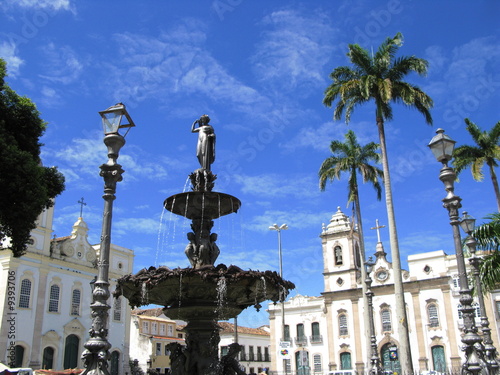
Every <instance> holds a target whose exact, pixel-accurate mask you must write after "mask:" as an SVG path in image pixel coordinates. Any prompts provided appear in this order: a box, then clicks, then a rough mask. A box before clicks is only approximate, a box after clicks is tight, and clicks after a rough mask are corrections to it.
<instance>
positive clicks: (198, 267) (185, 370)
mask: <svg viewBox="0 0 500 375" xmlns="http://www.w3.org/2000/svg"><path fill="white" fill-rule="evenodd" d="M209 122H210V118H209V117H208V116H207V115H203V116H201V118H200V119H199V120H196V121H195V122H194V123H193V125H192V128H191V131H192V132H197V133H198V144H197V148H196V156H197V157H198V161H199V163H200V166H201V168H199V169H196V170H195V171H194V172H193V173H191V174H190V175H189V178H190V181H191V185H192V191H189V192H184V193H179V194H175V195H173V196H171V197H169V198H167V199H166V200H165V202H164V207H165V208H166V209H167V210H168V211H170V212H172V213H174V214H177V215H180V216H184V217H186V218H188V219H190V220H191V232H189V233H187V238H188V241H189V242H188V244H187V246H186V248H185V254H186V256H187V258H188V259H189V263H190V264H191V267H188V268H175V269H170V268H168V267H166V266H160V267H158V268H155V267H149V268H148V269H143V270H141V271H139V272H138V273H137V274H135V275H126V276H124V277H122V278H121V279H119V280H118V285H117V289H116V291H115V293H114V294H115V296H119V295H123V296H124V297H125V298H127V299H128V301H129V304H130V306H132V307H133V308H135V307H138V306H143V305H149V304H155V305H160V306H163V311H164V313H165V315H167V316H168V317H169V318H171V319H180V320H184V321H186V322H187V325H186V327H185V328H184V330H185V332H186V346H185V347H182V346H180V345H179V344H176V345H174V344H173V345H172V347H171V348H170V352H171V356H170V360H171V370H172V375H185V374H189V375H226V374H244V372H243V370H241V369H240V368H239V364H238V361H237V359H236V356H237V354H238V352H239V350H240V347H239V345H238V344H237V343H234V344H232V346H231V350H230V352H229V353H228V354H227V355H226V356H224V357H222V358H221V359H219V356H218V343H219V341H220V336H219V331H220V327H219V326H218V324H217V322H218V321H219V320H227V319H232V318H235V317H237V316H238V315H239V314H240V313H241V312H242V311H243V310H244V309H246V308H247V307H249V306H252V305H253V306H255V308H256V309H257V310H258V309H260V308H261V307H262V306H261V302H263V301H266V300H271V301H273V302H278V301H283V300H284V299H285V297H286V296H287V295H288V292H289V290H290V289H293V288H295V286H294V284H293V283H291V282H290V281H286V280H283V279H282V278H281V277H280V276H279V275H278V274H277V273H276V271H264V272H261V271H253V270H247V271H244V270H242V269H241V268H239V267H237V266H234V265H231V266H229V267H227V266H226V265H224V264H219V265H217V266H215V261H216V260H217V257H218V256H219V253H220V250H219V247H218V246H217V244H216V241H217V234H216V233H211V230H212V227H213V225H214V220H215V219H217V218H219V217H221V216H224V215H229V214H232V213H236V212H237V211H238V209H239V208H240V206H241V202H240V200H239V199H238V198H236V197H233V196H231V195H228V194H224V193H220V192H215V191H212V189H213V187H214V182H215V180H216V178H217V176H216V175H215V174H213V173H212V171H211V164H213V162H214V160H215V132H214V129H213V127H212V126H211V125H209ZM196 124H198V128H195V126H196Z"/></svg>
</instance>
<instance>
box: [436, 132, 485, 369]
mask: <svg viewBox="0 0 500 375" xmlns="http://www.w3.org/2000/svg"><path fill="white" fill-rule="evenodd" d="M436 133H437V134H436V135H435V136H434V137H433V138H432V139H431V141H430V143H429V145H428V146H429V148H430V149H431V151H432V153H433V154H434V157H435V158H436V160H437V161H439V162H441V163H443V166H442V168H441V171H440V173H439V179H440V180H441V181H442V182H443V184H444V187H445V190H446V192H447V193H448V194H447V195H446V197H445V198H444V199H443V207H444V208H446V209H447V210H448V215H449V218H450V225H451V226H452V229H453V241H454V246H455V254H456V259H457V269H458V278H459V284H460V291H459V293H460V304H461V307H459V311H460V312H461V313H462V319H463V336H462V343H463V344H464V345H463V347H462V350H463V351H464V352H465V361H464V363H463V364H462V374H473V375H477V374H479V372H480V371H481V370H482V369H483V368H486V367H488V368H489V367H490V366H489V365H488V364H487V363H486V361H485V360H484V347H483V344H482V339H481V337H480V336H479V335H478V332H477V327H476V324H475V321H474V308H473V307H472V292H471V290H470V288H469V281H468V278H467V269H466V267H465V260H464V253H463V250H462V243H461V238H460V229H459V224H460V220H459V215H458V210H459V209H460V207H462V204H461V203H460V202H461V201H462V199H461V198H460V197H459V196H458V195H455V192H454V190H455V187H454V182H455V179H456V177H457V175H456V173H455V170H454V169H453V168H451V167H449V166H448V162H449V161H450V160H451V159H452V154H453V149H454V147H455V143H456V142H455V141H454V140H452V139H451V138H450V137H448V136H447V135H446V134H444V130H443V129H438V130H437V131H436Z"/></svg>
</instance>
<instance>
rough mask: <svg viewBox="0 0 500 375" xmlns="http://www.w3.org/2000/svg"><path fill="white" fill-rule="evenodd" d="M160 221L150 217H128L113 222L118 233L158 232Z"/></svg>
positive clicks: (115, 231) (114, 229)
mask: <svg viewBox="0 0 500 375" xmlns="http://www.w3.org/2000/svg"><path fill="white" fill-rule="evenodd" d="M159 227H160V223H159V222H158V220H156V219H150V218H126V219H118V220H115V221H114V222H113V231H114V233H116V234H117V235H124V234H126V233H141V234H158V229H159Z"/></svg>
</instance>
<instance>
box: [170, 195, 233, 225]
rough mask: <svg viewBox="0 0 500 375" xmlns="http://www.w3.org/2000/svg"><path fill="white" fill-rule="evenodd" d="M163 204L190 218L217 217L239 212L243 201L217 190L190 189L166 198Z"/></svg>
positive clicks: (172, 210) (177, 213) (174, 211)
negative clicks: (200, 190)
mask: <svg viewBox="0 0 500 375" xmlns="http://www.w3.org/2000/svg"><path fill="white" fill-rule="evenodd" d="M163 206H164V207H165V208H166V209H167V210H168V211H170V212H173V213H174V214H176V215H180V216H184V217H186V218H188V219H191V220H193V219H201V218H204V219H209V220H213V219H217V218H219V217H221V216H224V215H229V214H232V213H234V212H238V209H239V208H240V207H241V202H240V200H239V199H238V198H236V197H233V196H232V195H229V194H225V193H218V192H215V191H206V192H199V191H189V192H186V193H180V194H175V195H172V196H171V197H168V198H167V199H165V202H163Z"/></svg>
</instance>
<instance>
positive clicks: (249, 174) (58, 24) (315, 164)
mask: <svg viewBox="0 0 500 375" xmlns="http://www.w3.org/2000/svg"><path fill="white" fill-rule="evenodd" d="M0 10H1V11H2V12H1V14H0V25H1V26H0V56H1V57H3V58H4V59H5V60H7V62H8V70H9V77H8V78H7V80H8V83H9V84H10V85H11V86H12V87H13V88H14V89H15V90H16V91H17V92H18V93H19V94H22V95H26V96H28V97H30V98H31V99H32V100H33V101H34V102H35V103H36V104H37V106H38V109H39V110H40V112H41V114H42V117H43V119H44V120H46V121H47V122H48V128H47V131H46V133H45V135H44V137H43V140H42V141H43V143H44V144H45V146H44V147H43V154H42V157H43V162H44V164H45V165H56V166H58V167H59V169H60V170H61V171H62V172H63V173H64V174H65V176H66V182H67V188H66V191H65V192H64V193H63V194H62V195H61V196H60V197H58V198H57V202H56V208H55V215H56V216H55V225H54V230H55V234H56V235H57V236H64V235H67V234H69V233H70V231H71V226H72V224H73V223H74V222H75V221H76V219H77V217H78V216H79V211H80V205H79V204H78V203H77V201H78V200H79V199H80V198H81V197H84V198H85V201H86V202H87V206H85V207H84V210H83V216H84V219H85V220H86V221H87V222H88V224H89V226H90V228H91V230H90V241H91V242H93V243H97V242H99V236H100V230H101V217H102V208H103V201H102V198H101V196H102V191H103V181H102V179H101V178H100V177H99V165H101V164H102V163H104V162H105V161H106V150H105V147H104V145H103V143H102V133H101V124H100V117H99V115H98V113H97V112H98V111H101V110H104V109H106V108H107V107H109V106H111V105H113V104H115V103H117V102H123V103H125V104H126V105H127V109H128V111H129V113H130V115H131V116H132V118H133V119H134V121H135V123H136V124H137V126H136V127H135V128H133V129H132V130H131V131H130V133H129V134H128V135H127V144H126V145H125V146H124V147H123V149H122V151H121V154H120V158H119V162H120V164H121V165H122V166H123V168H124V169H125V171H126V172H125V174H124V176H123V181H122V182H120V183H119V184H118V188H117V199H116V201H115V211H114V221H113V232H112V242H114V243H116V244H119V245H122V246H126V247H129V248H131V249H134V250H135V254H136V258H135V267H134V271H138V270H139V269H141V268H143V267H148V266H150V265H160V264H166V265H168V266H170V267H177V266H179V267H186V266H188V261H187V259H186V257H185V255H184V248H185V246H186V243H187V240H186V232H188V231H189V222H188V221H187V220H185V219H183V218H176V217H172V215H171V214H170V213H168V212H167V213H164V212H163V211H162V203H163V201H164V200H165V199H166V198H167V197H169V196H170V195H172V194H175V193H179V192H182V191H183V190H184V189H185V186H186V179H187V176H188V175H189V173H191V172H192V171H193V170H194V169H196V168H198V161H197V159H196V156H195V148H196V135H195V134H192V133H191V132H190V126H191V123H192V122H193V121H194V120H195V119H197V118H199V117H200V116H201V115H202V114H205V113H206V114H208V115H209V116H210V117H211V119H212V121H211V124H212V125H213V126H214V128H215V131H216V134H217V159H216V161H215V163H214V164H213V166H212V170H213V171H214V173H216V174H217V175H218V180H217V181H216V185H215V189H214V190H217V191H222V192H225V193H228V194H232V195H235V196H236V197H238V198H239V199H240V200H241V201H242V208H241V210H240V212H238V213H237V214H235V215H231V216H227V217H224V218H221V219H220V220H218V221H217V222H216V224H215V226H214V230H213V231H214V232H217V233H218V234H219V239H218V244H219V247H220V248H221V255H220V257H219V259H218V261H217V263H219V262H220V263H225V264H235V265H238V266H239V267H241V268H243V269H249V268H251V269H259V270H267V269H271V270H277V269H278V252H277V234H276V232H274V231H269V230H268V227H269V225H272V224H273V223H277V224H279V225H281V224H282V223H287V224H288V226H289V227H290V229H289V230H288V231H286V232H283V236H282V237H283V262H284V276H285V278H286V279H289V280H291V281H293V282H294V283H295V284H296V285H297V289H296V291H293V292H292V295H295V294H296V293H300V294H304V295H319V293H321V291H322V290H323V279H322V274H321V273H322V271H323V263H322V255H321V241H320V239H319V237H318V235H319V234H320V232H321V226H322V223H328V221H329V219H330V218H331V215H332V214H333V213H334V212H335V211H336V209H337V206H340V207H341V208H342V210H343V211H344V212H346V213H347V214H349V215H350V212H351V208H350V207H349V208H348V207H346V197H347V188H346V182H345V180H344V181H341V182H335V183H333V184H330V185H328V186H327V190H326V191H325V192H320V191H319V188H318V178H317V171H318V169H319V167H320V165H321V162H322V161H323V160H324V159H325V158H326V157H328V156H329V151H328V146H329V144H330V142H331V141H332V140H334V139H339V140H342V139H343V137H344V134H345V132H346V131H347V130H348V129H353V130H354V131H355V132H356V134H357V135H358V139H359V141H360V142H361V143H366V142H371V141H376V142H378V135H377V131H376V126H375V123H374V108H373V104H367V105H366V106H365V107H360V108H359V109H358V110H357V112H355V113H354V115H353V116H352V119H351V123H350V124H349V125H348V126H347V125H346V124H345V123H344V122H343V121H338V122H337V121H336V122H334V121H333V120H332V113H333V112H332V110H331V109H329V108H326V107H324V106H323V104H322V97H323V92H324V90H325V88H326V87H327V86H328V85H329V83H330V81H329V78H328V75H329V73H330V72H331V71H332V70H333V69H334V68H335V67H337V66H340V65H346V64H348V61H347V57H346V51H347V45H348V44H349V43H359V44H361V45H362V46H363V47H365V48H368V49H371V48H373V49H376V48H377V47H378V46H379V45H380V43H381V42H382V41H383V40H384V39H385V38H386V37H388V36H394V35H395V34H396V33H397V32H402V33H403V35H404V39H405V42H404V45H403V47H402V48H401V49H400V53H401V55H416V56H418V57H422V58H426V59H428V61H429V64H430V68H429V74H428V76H427V77H425V78H421V77H418V76H410V77H408V80H410V81H411V82H413V83H415V84H417V85H419V86H421V87H422V88H423V89H424V91H426V92H427V93H428V94H429V95H430V96H431V97H432V98H433V100H434V103H435V105H434V108H433V110H432V115H433V118H434V126H432V127H431V126H428V125H426V124H425V122H424V120H423V117H422V116H421V115H420V114H418V113H417V112H416V111H412V110H409V109H406V108H402V107H399V106H395V107H394V120H393V121H392V122H389V123H387V124H386V132H387V138H388V141H387V142H388V150H389V162H390V166H391V171H392V172H391V173H392V179H393V192H394V201H395V212H396V219H397V225H398V234H399V241H400V247H401V252H402V259H403V264H406V257H407V256H408V255H410V254H413V253H418V252H425V251H433V250H439V249H443V250H445V252H447V253H449V254H451V253H453V242H452V232H451V227H450V225H449V223H448V214H447V212H446V210H445V209H443V208H442V203H441V199H442V198H444V196H445V195H446V194H445V191H444V189H443V185H442V183H441V182H440V181H439V179H438V174H439V169H440V164H439V163H437V162H436V161H435V160H434V158H433V157H432V155H431V153H430V151H429V150H428V148H427V144H428V143H429V141H430V139H431V138H432V137H433V136H434V134H435V130H436V129H437V128H439V127H441V128H444V129H445V130H446V133H447V134H448V135H449V136H451V137H452V138H454V139H455V140H456V141H457V144H458V145H461V144H470V143H471V142H472V140H471V139H470V137H469V135H468V133H467V131H466V129H465V125H464V122H463V119H464V118H465V117H470V119H471V120H472V121H474V122H475V123H476V124H478V125H479V126H480V127H482V128H483V129H489V128H491V127H492V126H493V124H495V123H496V122H497V121H499V120H500V110H499V108H500V107H499V106H498V102H499V99H500V95H499V93H500V72H499V70H498V61H499V58H500V47H499V26H498V14H500V3H498V2H496V1H475V2H468V1H435V2H419V1H401V0H390V1H378V2H373V1H260V0H255V1H248V0H214V1H196V2H195V1H184V2H174V1H141V2H137V1H128V0H123V1H120V2H112V1H107V2H96V1H87V2H83V1H80V2H77V1H73V0H39V1H35V0H4V1H2V3H0ZM485 172H486V173H485V175H486V178H485V180H484V182H481V183H478V182H474V181H473V180H472V178H471V176H470V173H469V171H466V172H464V173H463V175H462V176H461V178H460V182H459V183H457V184H456V193H457V194H458V195H460V196H461V197H462V198H463V202H462V203H463V209H465V210H467V211H468V212H469V213H470V214H471V215H473V216H475V217H476V218H478V219H479V220H478V221H479V222H481V221H482V218H483V217H484V216H486V215H487V214H488V213H491V212H494V211H495V209H496V205H495V200H494V194H493V189H492V185H491V180H490V179H489V174H488V173H487V171H485ZM361 205H362V213H363V220H364V223H365V227H372V226H375V220H376V219H379V220H380V223H381V224H387V219H386V210H385V203H384V201H381V202H378V201H377V200H376V196H375V193H374V190H373V189H372V188H371V187H368V186H366V187H362V188H361ZM365 232H366V241H367V249H368V255H369V254H371V253H373V252H374V250H375V243H376V240H377V237H376V233H375V231H370V230H365ZM381 236H382V240H383V241H384V244H385V247H386V251H387V252H388V253H390V246H389V241H388V234H387V230H386V229H383V230H382V232H381ZM266 318H267V314H266V313H265V311H262V312H261V313H259V314H255V313H253V312H246V313H245V314H244V317H243V318H242V320H241V322H240V324H244V325H247V326H257V325H259V324H261V323H265V321H266Z"/></svg>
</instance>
